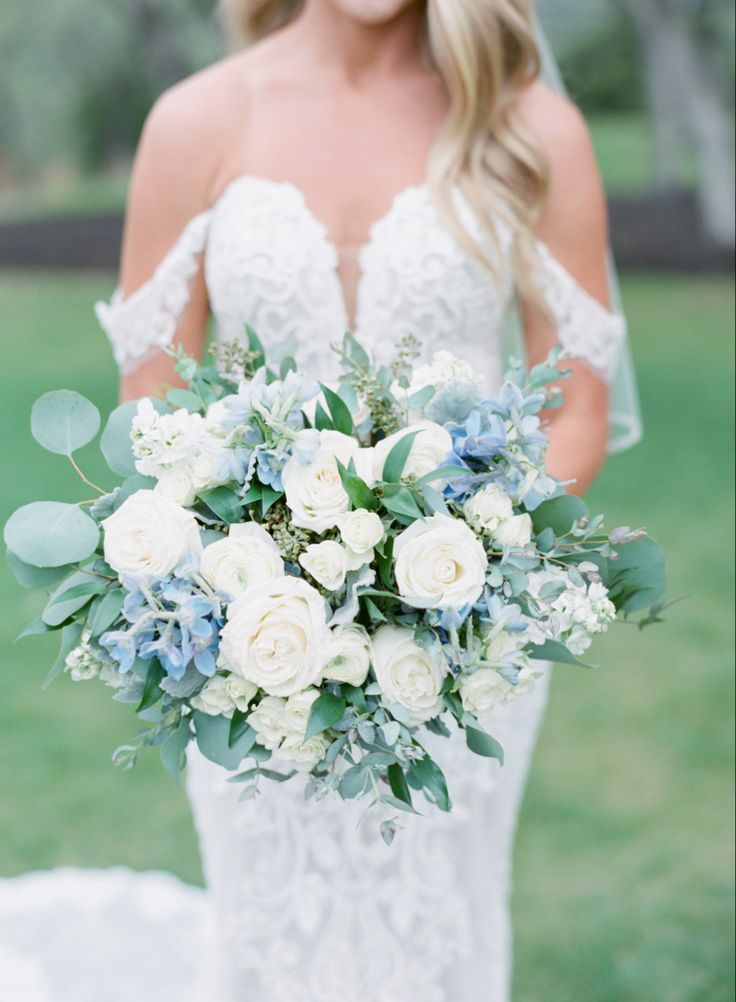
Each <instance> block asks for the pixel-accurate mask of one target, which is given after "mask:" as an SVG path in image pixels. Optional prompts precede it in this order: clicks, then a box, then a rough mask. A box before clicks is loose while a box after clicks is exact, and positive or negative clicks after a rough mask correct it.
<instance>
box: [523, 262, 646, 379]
mask: <svg viewBox="0 0 736 1002" xmlns="http://www.w3.org/2000/svg"><path fill="white" fill-rule="evenodd" d="M537 251H538V255H539V264H540V268H539V272H538V275H537V278H538V282H539V286H540V289H541V291H542V294H543V296H544V298H545V300H546V301H547V305H548V306H549V310H550V313H551V315H552V319H553V320H554V323H555V325H556V328H557V338H558V340H559V342H560V344H561V345H562V346H563V348H564V349H565V351H566V352H567V354H568V355H569V357H570V358H579V359H582V360H583V361H585V362H587V364H588V365H589V366H590V367H591V368H592V369H593V370H594V371H595V373H596V374H597V375H599V376H600V377H601V378H602V379H605V380H606V382H609V383H610V382H611V380H612V379H613V377H614V375H615V373H616V370H617V368H618V363H619V356H620V352H621V349H622V347H623V343H624V341H625V339H626V320H625V319H624V317H623V316H622V314H620V313H615V312H612V311H611V310H609V309H607V308H606V307H605V306H604V305H603V304H602V303H601V302H599V300H597V299H596V298H595V297H594V296H591V295H590V293H588V292H586V291H585V289H583V288H582V286H580V285H579V284H578V283H577V282H576V281H575V279H574V278H573V277H572V275H571V274H570V273H569V272H568V271H566V270H565V268H563V267H562V265H561V264H560V263H559V261H557V260H556V258H554V257H553V256H552V254H551V252H550V250H549V248H548V247H546V246H545V245H544V244H543V243H541V242H539V243H537Z"/></svg>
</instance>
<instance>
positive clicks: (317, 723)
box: [304, 692, 347, 741]
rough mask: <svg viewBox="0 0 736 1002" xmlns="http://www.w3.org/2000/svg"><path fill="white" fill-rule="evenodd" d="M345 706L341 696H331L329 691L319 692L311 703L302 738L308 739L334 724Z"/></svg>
mask: <svg viewBox="0 0 736 1002" xmlns="http://www.w3.org/2000/svg"><path fill="white" fill-rule="evenodd" d="M346 706H347V704H346V702H345V700H344V699H342V697H340V696H333V694H332V693H331V692H323V693H321V694H320V695H319V696H318V697H317V699H315V701H314V702H313V703H312V707H311V709H310V712H309V720H308V722H307V729H306V732H305V734H304V740H305V741H308V740H309V739H310V738H313V737H314V736H315V735H316V734H321V733H322V731H326V730H327V729H328V727H332V726H333V725H334V724H336V723H337V722H338V721H339V720H340V718H341V717H342V715H343V713H344V712H345V709H346Z"/></svg>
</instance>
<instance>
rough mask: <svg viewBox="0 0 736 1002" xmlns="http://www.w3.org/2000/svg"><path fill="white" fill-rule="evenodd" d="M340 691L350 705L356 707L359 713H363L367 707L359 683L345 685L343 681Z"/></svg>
mask: <svg viewBox="0 0 736 1002" xmlns="http://www.w3.org/2000/svg"><path fill="white" fill-rule="evenodd" d="M342 693H343V695H344V696H345V698H346V699H347V701H348V702H349V703H352V705H353V706H354V707H356V709H357V710H358V711H359V712H360V713H365V711H366V709H367V705H366V701H365V693H364V692H363V690H362V688H361V687H360V686H359V685H347V684H346V683H344V684H343V686H342Z"/></svg>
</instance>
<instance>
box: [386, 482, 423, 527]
mask: <svg viewBox="0 0 736 1002" xmlns="http://www.w3.org/2000/svg"><path fill="white" fill-rule="evenodd" d="M383 507H384V508H385V509H386V511H388V512H390V513H391V514H392V515H395V516H397V517H398V518H400V519H408V520H409V521H410V522H416V521H417V520H418V519H423V518H424V512H423V511H422V509H421V508H420V507H419V505H418V504H417V502H416V501H415V499H414V495H413V494H412V492H411V491H410V490H409V488H408V487H401V488H400V489H399V490H398V491H396V492H395V493H392V494H390V495H388V496H386V495H384V498H383Z"/></svg>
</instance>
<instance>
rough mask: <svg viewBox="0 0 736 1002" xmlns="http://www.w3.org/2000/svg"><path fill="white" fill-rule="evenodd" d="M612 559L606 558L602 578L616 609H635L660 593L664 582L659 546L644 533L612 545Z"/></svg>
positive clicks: (649, 601)
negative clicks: (629, 540) (641, 537)
mask: <svg viewBox="0 0 736 1002" xmlns="http://www.w3.org/2000/svg"><path fill="white" fill-rule="evenodd" d="M614 549H615V552H616V554H617V559H616V560H606V561H605V566H604V568H603V569H602V575H601V576H602V578H603V582H604V584H605V585H606V587H607V588H608V593H609V598H610V599H611V601H612V602H613V604H614V605H615V606H616V609H617V610H619V611H620V612H626V613H629V612H637V611H638V610H640V609H645V608H647V607H648V606H650V605H655V604H656V603H657V602H659V601H661V600H662V598H663V597H664V593H665V588H666V585H667V581H666V574H665V558H664V553H663V552H662V549H661V547H660V546H659V545H658V544H657V543H655V541H654V540H653V539H651V538H650V537H649V536H646V537H645V538H644V539H637V540H635V541H633V542H631V543H621V544H619V545H617V546H615V547H614Z"/></svg>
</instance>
